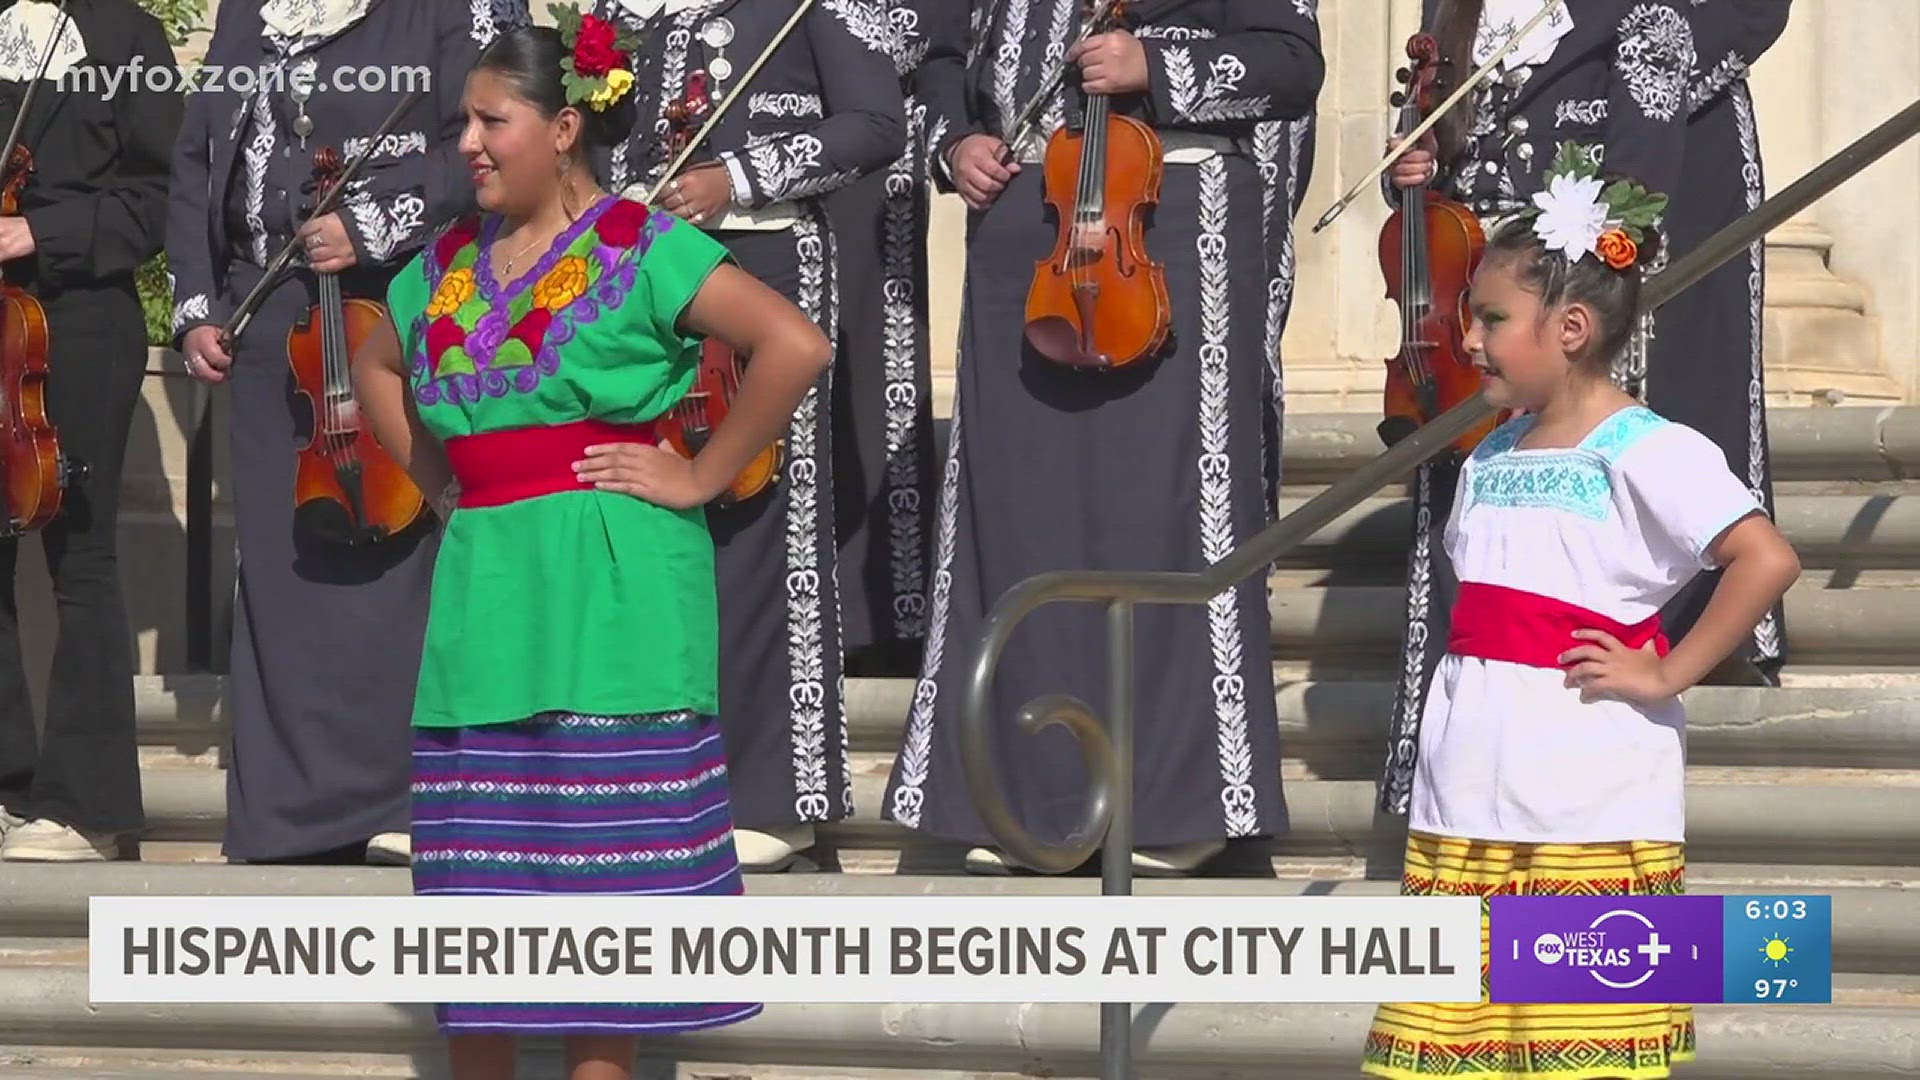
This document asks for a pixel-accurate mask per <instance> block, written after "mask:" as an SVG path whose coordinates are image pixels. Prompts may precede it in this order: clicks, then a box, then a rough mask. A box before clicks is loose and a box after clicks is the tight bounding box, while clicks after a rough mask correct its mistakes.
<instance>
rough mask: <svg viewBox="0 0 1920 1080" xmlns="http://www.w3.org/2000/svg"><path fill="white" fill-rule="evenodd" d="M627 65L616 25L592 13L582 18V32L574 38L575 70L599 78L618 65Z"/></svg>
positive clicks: (589, 76) (583, 75)
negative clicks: (621, 51) (621, 52)
mask: <svg viewBox="0 0 1920 1080" xmlns="http://www.w3.org/2000/svg"><path fill="white" fill-rule="evenodd" d="M624 66H626V57H624V56H622V55H621V54H620V46H619V32H618V31H617V30H616V29H615V28H614V25H613V24H612V23H610V22H607V21H606V20H604V19H599V18H596V17H594V16H592V15H583V16H581V18H580V33H579V34H578V35H576V36H575V37H574V39H573V70H574V73H575V74H576V75H579V76H581V77H582V78H597V77H599V76H601V75H605V74H606V73H607V72H609V71H612V70H613V69H614V68H617V67H624Z"/></svg>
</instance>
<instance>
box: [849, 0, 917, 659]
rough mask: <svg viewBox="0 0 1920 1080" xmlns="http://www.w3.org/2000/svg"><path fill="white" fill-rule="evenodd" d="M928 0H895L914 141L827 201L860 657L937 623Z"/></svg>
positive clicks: (853, 627)
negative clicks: (917, 79)
mask: <svg viewBox="0 0 1920 1080" xmlns="http://www.w3.org/2000/svg"><path fill="white" fill-rule="evenodd" d="M921 6H923V5H922V4H921V3H920V2H919V0H887V15H888V19H889V21H890V22H891V24H892V26H893V30H894V33H895V40H894V66H895V68H896V69H897V70H898V72H899V74H900V78H901V84H902V92H903V94H904V96H905V98H906V121H907V148H906V151H905V152H904V153H902V154H901V155H900V156H899V157H898V158H897V159H895V160H894V162H893V163H892V164H891V165H889V166H887V168H886V169H884V170H882V171H880V172H876V173H873V174H870V175H868V176H866V177H863V178H862V179H860V180H858V181H855V182H854V183H852V184H849V185H848V186H846V187H844V188H841V189H840V190H838V191H835V192H832V193H831V194H829V195H828V196H827V199H826V203H827V212H828V215H829V216H830V217H831V219H832V221H833V233H834V240H835V245H834V246H835V249H836V251H837V252H838V253H839V260H840V262H839V282H840V317H839V326H840V341H839V347H840V363H839V366H838V368H837V370H836V371H835V373H834V384H833V392H834V416H835V418H836V421H837V424H836V428H835V431H834V447H833V449H834V471H833V478H834V518H835V522H834V523H835V526H836V530H837V532H838V533H839V543H840V618H841V623H842V627H843V631H844V636H845V638H846V643H847V650H848V652H849V654H852V653H854V652H855V651H856V650H859V649H862V648H865V647H868V646H886V647H887V651H889V652H892V651H898V650H901V649H906V648H912V647H913V646H914V644H915V643H916V642H918V641H919V640H920V638H921V637H922V636H923V635H924V634H925V632H926V621H927V556H928V553H929V546H928V545H929V537H930V535H931V533H932V529H933V505H934V485H933V478H934V474H935V472H936V471H937V469H938V463H937V462H936V461H935V460H934V458H935V453H934V438H933V395H932V390H933V385H932V371H931V368H930V359H931V358H930V356H929V349H928V345H929V342H928V333H927V329H928V328H927V281H928V278H927V270H928V268H927V229H928V225H929V221H928V215H929V211H930V208H931V205H930V204H931V200H930V196H931V194H932V191H931V189H930V187H929V186H928V177H927V171H926V165H927V156H926V127H927V125H926V119H927V110H926V106H925V105H924V104H922V103H921V101H920V99H919V95H918V94H917V92H916V89H915V87H914V75H915V72H916V71H917V70H918V69H919V67H920V65H921V62H922V60H924V59H925V57H926V55H927V50H928V45H929V38H928V35H927V29H928V25H927V22H928V20H925V19H923V18H922V13H921V11H920V8H921Z"/></svg>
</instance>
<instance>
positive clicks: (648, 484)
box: [573, 443, 719, 510]
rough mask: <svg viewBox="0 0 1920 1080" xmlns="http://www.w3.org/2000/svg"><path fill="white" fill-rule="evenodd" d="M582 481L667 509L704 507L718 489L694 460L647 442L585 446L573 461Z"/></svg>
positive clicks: (603, 489) (599, 488)
mask: <svg viewBox="0 0 1920 1080" xmlns="http://www.w3.org/2000/svg"><path fill="white" fill-rule="evenodd" d="M573 471H574V473H575V474H576V475H578V476H579V477H580V480H581V482H582V483H587V484H592V485H593V486H594V487H595V488H596V489H598V490H600V491H614V492H619V493H620V494H622V495H631V496H633V497H634V498H636V499H645V500H646V501H647V502H650V503H653V504H654V505H656V506H664V507H666V508H668V509H670V510H691V509H692V508H694V507H696V506H704V505H705V504H707V503H708V502H711V501H712V500H713V497H714V496H716V495H718V494H719V492H718V491H717V490H715V491H709V490H707V485H706V484H705V483H704V482H703V481H702V480H700V478H699V476H698V474H696V473H695V472H694V468H693V462H691V461H688V460H687V459H686V458H683V457H681V456H680V455H679V454H676V453H674V452H673V451H672V450H669V449H667V448H666V447H664V446H653V445H650V444H647V443H608V444H606V445H603V446H589V447H587V456H586V457H585V458H584V459H583V460H580V461H576V462H574V465H573Z"/></svg>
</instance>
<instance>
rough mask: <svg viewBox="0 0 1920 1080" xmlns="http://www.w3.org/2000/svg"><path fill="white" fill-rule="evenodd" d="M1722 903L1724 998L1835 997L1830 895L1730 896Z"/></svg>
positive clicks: (1784, 1000) (1806, 1000)
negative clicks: (1724, 903) (1723, 904)
mask: <svg viewBox="0 0 1920 1080" xmlns="http://www.w3.org/2000/svg"><path fill="white" fill-rule="evenodd" d="M1725 899H1726V905H1725V907H1724V908H1723V909H1722V914H1721V928H1722V934H1723V937H1722V941H1721V944H1722V954H1721V955H1722V956H1723V957H1724V960H1723V963H1724V964H1725V968H1724V970H1723V972H1722V974H1723V977H1724V981H1723V983H1722V988H1723V990H1724V991H1725V994H1726V1000H1728V1001H1746V1002H1755V1003H1767V1004H1810V1003H1822V1002H1830V1001H1832V1000H1833V899H1832V898H1831V897H1827V896H1729V897H1726V898H1725Z"/></svg>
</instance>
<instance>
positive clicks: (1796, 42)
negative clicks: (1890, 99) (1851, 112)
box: [1750, 0, 1905, 405]
mask: <svg viewBox="0 0 1920 1080" xmlns="http://www.w3.org/2000/svg"><path fill="white" fill-rule="evenodd" d="M1843 6H1844V7H1845V8H1846V18H1847V20H1849V21H1852V22H1855V23H1856V24H1857V21H1858V12H1859V8H1860V7H1861V6H1862V5H1861V4H1859V3H1858V2H1854V0H1849V3H1847V4H1845V5H1843ZM1834 14H1835V13H1834V5H1833V4H1831V3H1828V2H1823V0H1813V2H1811V3H1808V2H1805V0H1803V2H1801V3H1798V4H1795V5H1794V7H1793V16H1792V19H1791V21H1790V22H1789V24H1788V27H1787V31H1786V33H1784V34H1783V35H1782V36H1781V38H1780V40H1779V41H1778V42H1776V43H1775V44H1774V46H1773V48H1772V49H1771V50H1769V51H1768V53H1767V55H1766V56H1765V57H1763V58H1762V59H1761V61H1760V63H1759V65H1758V66H1757V67H1756V68H1755V70H1754V73H1753V78H1752V80H1751V84H1750V85H1751V86H1752V90H1753V96H1754V105H1755V110H1756V113H1757V116H1758V122H1759V126H1760V152H1761V156H1762V158H1763V160H1764V161H1765V165H1766V170H1767V175H1768V184H1767V187H1768V192H1769V194H1771V193H1773V192H1776V191H1779V190H1781V189H1783V188H1785V187H1786V186H1787V185H1789V184H1791V183H1792V182H1793V181H1794V180H1795V179H1797V178H1799V177H1800V176H1801V175H1803V174H1805V173H1806V172H1807V170H1808V169H1810V168H1812V167H1813V166H1814V165H1816V164H1818V163H1819V162H1820V161H1821V160H1822V159H1824V158H1825V157H1826V156H1827V154H1829V153H1831V152H1832V151H1834V150H1837V149H1838V148H1839V147H1840V146H1842V145H1844V143H1845V141H1846V140H1850V139H1852V138H1854V137H1856V136H1857V135H1858V134H1859V133H1860V132H1861V131H1864V130H1865V126H1866V125H1868V124H1871V123H1877V122H1878V121H1879V120H1880V119H1881V118H1882V117H1880V116H1879V115H1873V114H1868V115H1862V116H1860V117H1858V118H1857V119H1854V120H1852V121H1850V122H1848V123H1846V124H1844V125H1836V124H1834V123H1832V122H1830V121H1831V120H1834V119H1838V118H1835V117H1829V116H1828V115H1825V114H1826V113H1827V112H1828V106H1829V97H1828V94H1829V90H1830V89H1831V88H1832V86H1833V84H1834V83H1837V82H1840V81H1843V80H1838V79H1833V78H1830V75H1831V73H1832V72H1831V69H1829V67H1828V63H1827V59H1828V58H1827V56H1826V51H1827V50H1826V43H1827V38H1828V37H1829V36H1831V34H1832V33H1833V32H1834V31H1835V30H1838V29H1840V28H1839V27H1838V26H1836V25H1835V24H1833V22H1832V19H1833V18H1834ZM1843 40H1845V41H1846V42H1847V48H1848V52H1849V54H1850V57H1851V59H1852V61H1853V62H1854V63H1855V64H1860V65H1862V66H1864V65H1865V64H1866V63H1867V62H1868V61H1869V58H1868V57H1867V56H1865V55H1862V53H1863V52H1864V51H1866V50H1867V49H1868V46H1867V44H1866V42H1864V41H1863V40H1861V38H1860V36H1859V35H1858V34H1855V33H1847V34H1845V36H1844V38H1843ZM1860 69H1861V68H1860V67H1848V68H1842V69H1840V70H1842V71H1858V70H1860ZM1903 100H1905V98H1903ZM1836 127H1839V128H1840V130H1835V129H1836ZM1843 132H1844V134H1843ZM1859 182H1860V181H1855V183H1856V184H1857V183H1859ZM1855 197H1856V196H1855V195H1854V193H1853V192H1852V191H1851V190H1849V189H1846V188H1843V189H1842V190H1841V191H1839V192H1836V193H1835V194H1834V195H1833V196H1830V197H1829V198H1828V199H1827V200H1826V201H1825V202H1823V203H1822V204H1820V205H1817V206H1815V207H1812V208H1810V209H1808V210H1806V211H1804V212H1802V213H1801V214H1799V215H1797V216H1795V217H1794V218H1793V219H1792V220H1790V221H1788V222H1787V223H1786V224H1785V225H1783V226H1781V227H1780V228H1779V229H1776V230H1775V231H1774V232H1773V234H1772V235H1770V236H1769V237H1768V238H1767V243H1766V252H1767V298H1766V300H1767V307H1766V314H1765V332H1766V358H1767V389H1768V398H1769V400H1770V401H1771V402H1772V403H1773V404H1775V405H1786V404H1793V405H1806V404H1839V403H1842V402H1852V403H1856V404H1873V403H1883V404H1884V403H1886V402H1889V401H1898V400H1900V399H1901V397H1902V393H1901V387H1900V385H1899V383H1898V382H1897V381H1896V380H1895V379H1893V378H1892V377H1891V376H1890V374H1889V373H1888V372H1887V370H1886V369H1885V367H1884V366H1883V365H1882V363H1881V336H1880V331H1881V327H1880V325H1879V323H1878V322H1877V321H1876V320H1875V319H1873V318H1871V317H1870V316H1869V314H1868V294H1867V291H1866V290H1865V289H1863V288H1861V286H1860V285H1858V284H1856V283H1854V282H1853V281H1850V280H1846V279H1844V278H1842V277H1840V276H1837V275H1836V274H1835V273H1834V272H1833V269H1832V268H1831V265H1830V264H1831V262H1832V255H1833V252H1834V236H1833V234H1832V233H1831V232H1829V231H1828V229H1827V228H1826V226H1825V224H1824V222H1826V221H1828V220H1833V219H1836V218H1837V217H1839V216H1841V215H1840V214H1839V213H1838V211H1839V208H1840V207H1841V206H1842V205H1845V204H1846V203H1847V202H1850V201H1852V200H1853V199H1854V198H1855ZM1895 261H1896V262H1897V261H1899V260H1897V259H1896V260H1895Z"/></svg>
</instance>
